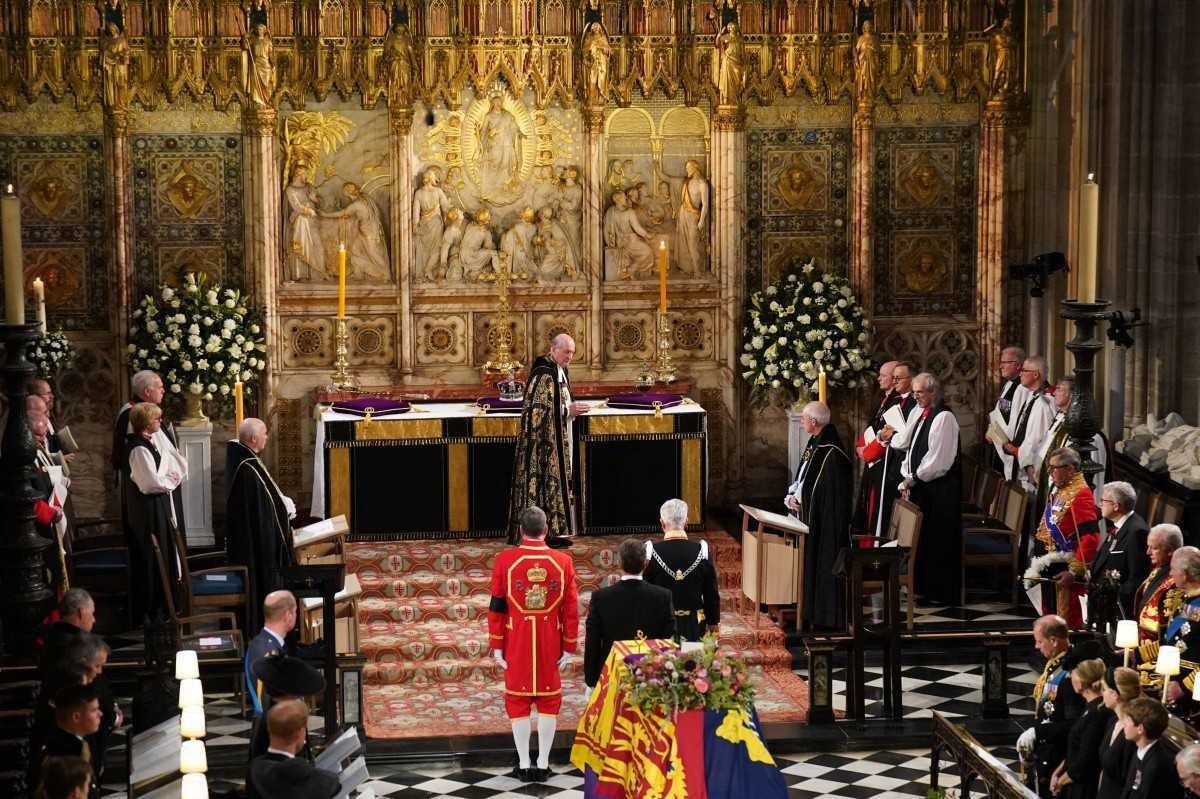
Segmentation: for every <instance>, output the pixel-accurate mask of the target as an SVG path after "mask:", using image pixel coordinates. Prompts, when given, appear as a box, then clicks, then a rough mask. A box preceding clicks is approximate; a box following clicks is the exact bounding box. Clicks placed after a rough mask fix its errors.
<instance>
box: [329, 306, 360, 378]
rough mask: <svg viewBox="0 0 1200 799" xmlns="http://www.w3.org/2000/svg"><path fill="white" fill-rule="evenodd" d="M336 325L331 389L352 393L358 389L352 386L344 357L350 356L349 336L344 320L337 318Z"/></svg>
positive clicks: (340, 317) (342, 317) (347, 364)
mask: <svg viewBox="0 0 1200 799" xmlns="http://www.w3.org/2000/svg"><path fill="white" fill-rule="evenodd" d="M334 321H335V323H336V324H337V331H336V333H335V334H334V340H335V342H336V349H335V352H336V358H335V359H334V362H333V387H334V388H335V389H337V390H339V391H353V390H354V389H356V388H358V386H356V385H355V384H354V378H353V377H351V376H350V371H349V368H348V367H349V365H350V364H349V363H348V361H347V360H346V356H347V355H349V354H350V347H349V341H350V334H349V332H347V331H346V318H345V317H344V316H339V317H338V318H337V319H335V320H334Z"/></svg>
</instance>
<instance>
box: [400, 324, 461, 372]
mask: <svg viewBox="0 0 1200 799" xmlns="http://www.w3.org/2000/svg"><path fill="white" fill-rule="evenodd" d="M413 326H414V329H415V330H416V337H417V352H416V362H417V363H418V364H421V365H422V366H425V365H435V364H465V363H466V362H467V321H466V319H464V318H463V317H462V316H459V315H457V314H446V315H440V314H418V315H417V316H416V318H415V320H414V325H413Z"/></svg>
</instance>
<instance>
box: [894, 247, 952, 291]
mask: <svg viewBox="0 0 1200 799" xmlns="http://www.w3.org/2000/svg"><path fill="white" fill-rule="evenodd" d="M900 274H901V276H902V277H903V278H904V286H905V288H906V289H907V290H908V291H909V292H911V293H913V294H935V293H937V292H938V291H940V290H948V289H949V286H947V285H946V278H947V271H946V265H945V264H944V263H942V262H941V260H940V259H939V258H937V257H936V256H935V255H934V254H933V253H930V252H922V253H921V254H920V255H918V256H917V257H916V258H910V259H908V260H907V261H906V262H905V263H904V265H903V266H901V267H900Z"/></svg>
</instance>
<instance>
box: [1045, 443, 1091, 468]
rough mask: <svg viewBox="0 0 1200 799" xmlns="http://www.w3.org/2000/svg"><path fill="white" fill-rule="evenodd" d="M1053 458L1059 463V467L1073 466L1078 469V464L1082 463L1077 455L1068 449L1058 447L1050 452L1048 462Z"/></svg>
mask: <svg viewBox="0 0 1200 799" xmlns="http://www.w3.org/2000/svg"><path fill="white" fill-rule="evenodd" d="M1055 458H1058V459H1059V460H1060V461H1061V463H1060V464H1059V465H1060V466H1074V467H1075V468H1076V469H1078V468H1079V464H1080V463H1081V462H1082V461H1080V460H1079V453H1078V452H1076V451H1075V450H1073V449H1071V448H1070V447H1059V448H1058V449H1056V450H1054V451H1053V452H1051V453H1050V460H1054V459H1055ZM1047 463H1049V461H1047Z"/></svg>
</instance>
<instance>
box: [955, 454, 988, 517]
mask: <svg viewBox="0 0 1200 799" xmlns="http://www.w3.org/2000/svg"><path fill="white" fill-rule="evenodd" d="M959 463H960V464H961V465H962V481H961V483H960V485H961V486H962V502H963V504H964V505H967V504H969V503H971V502H973V501H974V499H973V496H972V493H971V492H972V491H974V490H975V478H976V477H977V476H978V474H979V471H980V470H981V469H983V468H984V467H983V466H981V465H980V463H979V461H977V460H975V459H974V458H972V457H971V456H970V455H963V456H962V457H961V458H959Z"/></svg>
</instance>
